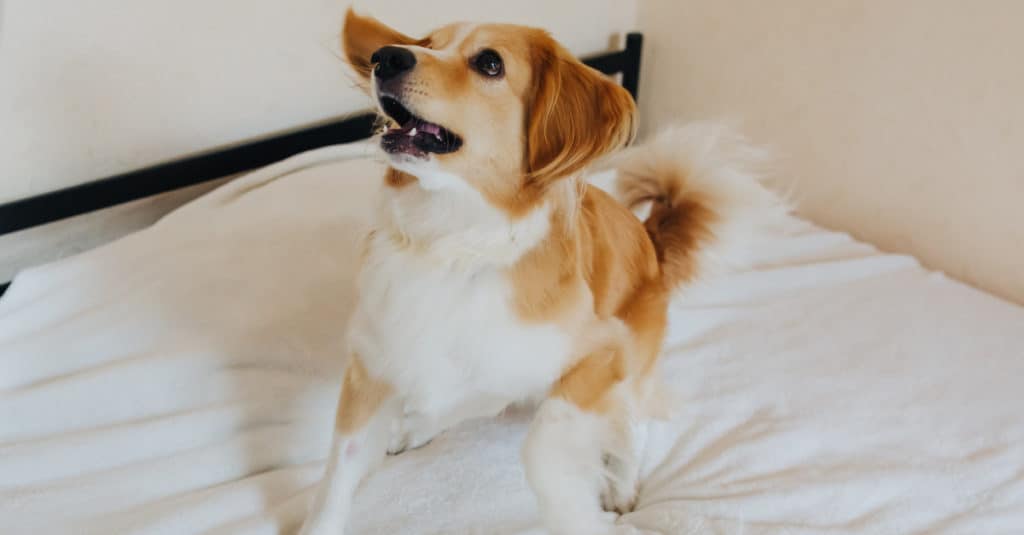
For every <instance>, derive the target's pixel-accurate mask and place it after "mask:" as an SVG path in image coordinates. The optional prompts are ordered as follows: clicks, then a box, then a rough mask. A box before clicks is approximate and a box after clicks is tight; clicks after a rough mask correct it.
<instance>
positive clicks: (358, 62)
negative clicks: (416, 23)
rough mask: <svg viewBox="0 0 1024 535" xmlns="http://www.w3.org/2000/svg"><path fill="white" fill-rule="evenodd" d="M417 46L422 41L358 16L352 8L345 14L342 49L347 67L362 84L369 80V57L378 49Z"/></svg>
mask: <svg viewBox="0 0 1024 535" xmlns="http://www.w3.org/2000/svg"><path fill="white" fill-rule="evenodd" d="M417 44H419V45H421V44H423V40H422V39H414V38H412V37H409V36H408V35H405V34H403V33H401V32H398V31H396V30H394V29H392V28H389V27H387V26H385V25H384V24H383V23H382V22H380V21H379V20H377V19H375V18H373V17H363V16H361V15H358V14H356V12H355V11H353V10H352V8H348V11H347V12H346V13H345V25H344V26H343V27H342V30H341V45H342V49H343V50H344V51H345V57H346V58H347V59H348V63H349V65H351V66H352V68H353V69H354V70H355V71H356V73H357V74H359V76H360V77H361V78H362V79H363V81H364V82H365V81H367V80H369V79H370V72H371V71H372V70H373V64H372V63H370V56H372V55H373V53H374V52H376V51H377V50H378V49H380V48H381V47H383V46H387V45H417Z"/></svg>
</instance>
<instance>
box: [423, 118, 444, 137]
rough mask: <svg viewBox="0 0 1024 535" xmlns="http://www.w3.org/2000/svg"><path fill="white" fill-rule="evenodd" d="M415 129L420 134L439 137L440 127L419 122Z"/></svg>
mask: <svg viewBox="0 0 1024 535" xmlns="http://www.w3.org/2000/svg"><path fill="white" fill-rule="evenodd" d="M417 128H419V130H420V131H421V132H426V133H428V134H433V135H435V136H440V135H441V127H440V126H438V125H436V124H434V123H428V122H426V121H420V124H419V125H418V126H417Z"/></svg>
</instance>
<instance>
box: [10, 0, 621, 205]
mask: <svg viewBox="0 0 1024 535" xmlns="http://www.w3.org/2000/svg"><path fill="white" fill-rule="evenodd" d="M348 5H349V2H347V1H345V0H6V1H5V2H4V3H3V13H2V25H3V26H2V28H0V202H3V201H5V200H11V199H14V198H19V197H24V196H27V195H31V194H35V193H40V192H43V191H47V190H51V189H55V188H58V187H62V186H67V185H70V184H74V183H76V182H80V181H84V180H89V179H93V178H98V177H101V176H105V175H109V174H113V173H116V172H121V171H126V170H131V169H134V168H137V167H140V166H143V165H147V164H151V163H155V162H158V161H161V160H165V159H168V158H173V157H177V156H180V155H183V154H186V153H189V152H194V151H198V150H203V149H207V148H210V147H213V146H218V145H222V144H226V143H233V142H236V141H239V140H244V139H247V138H251V137H253V136H257V135H260V134H264V133H268V132H273V131H276V130H280V129H284V128H290V127H294V126H298V125H303V124H306V123H310V122H314V121H319V120H323V119H325V118H330V117H333V116H337V115H339V114H341V113H344V112H351V111H354V110H359V109H361V108H364V107H366V106H367V105H368V101H367V100H365V98H364V97H363V96H362V95H361V94H359V93H358V92H357V91H355V90H354V89H352V87H351V84H350V83H349V80H348V78H347V77H346V74H345V73H346V71H345V70H344V69H343V67H342V64H341V62H340V60H339V59H337V57H336V56H335V55H334V54H335V53H336V51H337V49H338V34H339V30H340V24H341V20H342V14H343V12H344V10H345V8H346V7H347V6H348ZM356 7H357V8H359V9H361V10H362V11H364V12H368V13H371V14H374V15H375V16H377V17H378V18H380V19H382V20H384V21H385V22H387V23H389V24H392V25H394V26H395V27H397V28H399V29H400V30H403V31H405V32H406V33H411V34H416V33H419V32H424V31H426V30H428V29H430V28H432V27H435V26H439V25H441V24H444V23H447V22H452V21H455V20H487V21H507V22H517V23H525V24H532V25H538V26H544V27H546V28H548V29H550V30H552V31H553V33H554V34H555V35H556V37H558V38H559V39H561V40H562V41H563V42H564V43H566V44H567V45H568V46H569V47H570V48H571V49H572V50H573V51H574V52H577V53H589V52H597V51H603V50H605V49H607V47H608V46H609V39H610V38H611V37H612V35H613V34H618V33H622V32H624V31H628V30H631V29H633V22H634V15H635V2H633V1H628V2H620V1H616V0H559V1H557V2H553V1H550V0H516V1H515V2H507V1H494V2H481V1H474V0H434V1H431V2H408V1H400V0H376V1H363V2H358V3H357V5H356ZM581 21H582V23H581Z"/></svg>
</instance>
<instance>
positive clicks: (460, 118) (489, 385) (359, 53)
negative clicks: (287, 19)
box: [302, 10, 767, 535]
mask: <svg viewBox="0 0 1024 535" xmlns="http://www.w3.org/2000/svg"><path fill="white" fill-rule="evenodd" d="M342 40H343V48H344V52H345V56H346V58H347V60H348V62H349V63H350V64H351V66H352V67H353V68H354V70H355V71H356V73H357V74H358V76H359V77H360V80H361V81H362V82H363V83H364V84H365V87H366V90H367V92H368V93H369V94H370V95H371V96H372V97H373V99H374V100H375V101H376V103H377V105H378V108H379V111H380V114H381V115H382V116H383V117H385V118H386V119H387V121H388V123H389V125H390V128H388V129H387V130H386V131H385V132H384V133H383V135H382V136H381V137H380V146H381V148H382V149H383V152H384V153H386V157H387V159H388V161H389V163H390V168H389V169H388V170H387V172H386V175H385V177H384V186H383V189H384V193H383V204H382V205H381V206H380V209H379V211H378V221H377V222H376V224H375V228H374V230H373V231H372V232H371V233H370V234H369V236H368V238H367V240H366V245H365V250H364V252H363V259H362V268H361V272H360V275H359V278H358V295H359V298H358V299H359V301H358V304H357V305H356V309H355V312H354V314H353V316H352V319H351V322H350V324H349V326H348V355H347V358H348V367H347V371H346V372H345V376H344V380H343V384H342V390H341V396H340V401H339V403H338V411H337V418H336V421H335V428H334V429H335V431H334V439H333V444H332V445H331V450H330V457H329V461H328V465H327V468H326V473H325V475H324V479H323V481H322V483H321V484H320V487H319V489H318V493H317V496H316V498H315V500H314V503H313V505H312V510H311V513H310V516H309V518H308V519H307V520H306V523H305V524H304V526H303V529H302V533H304V534H306V535H314V534H315V535H327V534H331V535H337V534H340V533H342V532H343V531H344V529H345V526H346V522H347V520H348V518H349V516H350V507H351V503H352V499H353V494H354V492H355V489H356V488H357V486H358V484H359V483H360V481H361V480H362V479H363V477H364V476H365V475H366V474H367V472H368V471H369V470H371V469H372V468H373V467H374V466H375V465H376V464H377V463H379V462H380V461H381V460H382V459H383V457H384V455H385V452H390V453H393V454H394V453H399V452H401V451H403V450H405V449H408V448H417V447H419V446H422V445H424V444H426V443H427V442H428V441H430V439H431V438H432V437H434V436H435V435H436V434H437V433H439V432H441V431H442V430H444V429H446V428H448V427H450V426H452V425H454V424H456V423H459V422H461V421H464V420H466V419H469V418H476V417H487V416H493V415H496V414H497V413H499V412H500V411H502V410H503V409H504V408H505V407H507V406H508V405H509V404H511V403H514V402H517V401H521V400H524V399H539V400H542V401H540V404H539V408H538V410H537V413H536V417H535V420H534V422H533V424H532V425H531V428H530V431H529V434H528V437H527V440H526V444H525V446H524V449H523V460H524V462H525V468H526V475H527V479H528V481H529V484H530V486H531V488H532V489H533V491H534V492H535V494H536V496H537V500H538V503H539V509H540V513H541V515H542V520H543V523H544V525H545V526H546V527H547V528H548V530H550V532H551V533H555V534H571V535H575V534H586V535H590V534H603V533H610V532H612V531H613V530H614V527H615V519H616V516H617V513H622V512H626V511H629V510H631V509H632V508H633V505H634V503H635V501H636V499H637V491H638V477H639V469H640V467H639V460H638V454H639V450H640V448H641V446H642V442H643V435H644V425H643V422H644V421H645V420H646V419H648V418H649V417H650V416H651V414H652V411H653V410H655V409H656V408H657V405H658V401H659V399H658V397H659V396H657V392H658V389H657V381H656V379H655V373H654V369H655V361H656V359H657V356H658V354H659V351H660V348H661V343H662V338H663V336H664V333H665V326H666V313H667V306H668V300H669V296H670V294H671V293H672V292H673V290H674V289H675V288H677V287H679V286H680V285H683V284H685V283H687V282H689V281H692V280H694V279H695V277H697V276H698V274H700V273H701V272H702V270H704V269H706V268H707V265H708V263H707V262H706V260H707V259H709V258H711V256H713V255H712V252H713V251H715V247H716V244H717V242H718V239H717V238H718V236H719V234H721V232H722V231H723V230H727V229H728V228H729V217H730V214H731V213H734V212H735V209H736V208H737V207H742V206H745V205H754V204H758V203H761V201H763V200H765V199H767V197H764V195H767V194H765V193H764V191H763V190H762V189H761V188H760V186H757V185H756V183H754V182H753V181H749V180H747V178H749V177H748V175H747V174H744V172H743V171H742V170H741V169H739V168H737V167H736V166H732V164H731V163H730V161H729V160H728V158H726V157H725V156H724V155H727V153H729V152H730V150H731V149H729V147H730V146H731V145H732V144H731V142H727V141H729V140H731V139H732V138H729V136H727V135H719V134H721V132H720V131H717V130H714V129H711V130H714V131H711V134H710V135H709V134H708V132H709V130H708V129H704V130H701V129H699V128H698V129H697V130H694V129H689V130H688V129H683V130H678V131H676V132H674V133H670V134H669V135H667V137H665V136H663V137H662V138H660V139H659V141H656V142H655V145H653V146H651V147H648V148H647V149H644V148H638V149H631V150H633V151H634V152H632V153H630V152H627V153H625V154H624V155H623V156H622V157H621V158H622V159H621V160H620V162H619V164H618V175H619V181H620V191H621V193H622V194H623V196H624V199H625V204H622V203H620V202H617V201H616V200H614V199H613V198H612V197H611V196H609V195H608V194H606V193H605V192H603V191H602V190H600V189H597V188H595V187H592V186H589V185H588V184H587V183H586V182H585V180H584V177H583V173H584V171H585V170H586V169H587V168H588V166H590V165H591V164H592V163H594V162H595V161H596V160H597V159H599V158H601V157H602V156H604V155H607V154H609V153H612V152H614V151H616V150H618V149H620V148H622V147H623V146H625V145H626V144H627V143H628V142H629V141H630V140H631V138H632V136H633V134H634V124H635V122H634V115H635V108H634V104H633V100H632V99H631V97H630V95H629V94H628V93H627V92H626V91H625V90H624V89H623V88H622V87H620V86H619V85H617V84H616V83H614V82H613V81H612V80H610V79H608V78H606V77H605V76H603V75H602V74H600V73H598V72H597V71H595V70H593V69H591V68H589V67H587V66H585V65H583V64H582V63H580V62H579V61H578V60H576V59H575V58H574V57H573V56H572V55H571V54H570V53H569V52H567V51H566V50H565V49H564V48H563V47H562V46H560V45H559V44H558V43H556V42H555V41H554V40H553V39H552V38H551V37H550V36H549V35H548V34H547V33H545V32H544V31H542V30H538V29H534V28H527V27H521V26H512V25H501V24H487V25H473V24H453V25H449V26H445V27H442V28H440V29H438V30H436V31H434V32H432V33H430V34H429V35H427V36H425V37H422V38H413V37H409V36H406V35H403V34H401V33H399V32H397V31H395V30H393V29H391V28H388V27H387V26H384V25H383V24H381V23H380V22H378V21H377V20H374V19H372V18H368V17H363V16H359V15H357V14H355V13H354V12H352V11H351V10H350V11H349V12H348V13H347V15H346V19H345V24H344V30H343V36H342ZM716 132H717V133H716ZM727 149H728V150H727ZM732 152H736V151H732ZM740 152H742V151H740ZM741 156H742V154H741ZM751 192H753V193H751ZM759 196H761V197H759ZM762 197H763V198H762ZM757 199H760V200H757ZM643 203H646V204H647V205H648V206H649V210H650V215H649V216H648V217H647V219H646V222H641V221H640V220H639V219H638V218H637V217H636V216H634V214H633V213H631V212H630V210H629V208H628V207H627V206H631V205H636V204H643ZM761 204H764V203H761ZM725 234H730V232H725ZM732 234H735V233H732Z"/></svg>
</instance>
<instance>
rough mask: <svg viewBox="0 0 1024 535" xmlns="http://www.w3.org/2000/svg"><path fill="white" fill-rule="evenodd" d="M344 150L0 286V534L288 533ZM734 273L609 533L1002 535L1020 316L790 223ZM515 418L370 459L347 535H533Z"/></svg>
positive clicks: (1020, 492) (318, 390)
mask: <svg viewBox="0 0 1024 535" xmlns="http://www.w3.org/2000/svg"><path fill="white" fill-rule="evenodd" d="M633 39H634V41H633V43H634V48H633V49H632V51H631V52H630V54H635V56H630V57H633V60H635V61H627V55H626V54H625V52H626V51H619V52H616V53H613V54H611V55H606V56H602V57H604V58H606V59H605V60H601V61H605V63H603V64H602V63H601V62H600V61H598V62H597V65H598V66H604V67H607V68H606V69H604V70H606V71H608V72H616V71H622V70H623V67H625V68H626V69H633V68H634V66H635V68H638V66H639V63H638V58H639V49H638V48H637V47H638V45H639V36H636V37H634V38H633ZM627 50H630V49H629V48H628V47H627ZM611 57H615V58H618V59H615V60H610V59H607V58H611ZM624 79H625V82H627V83H629V81H630V80H629V79H630V75H628V74H627V75H626V76H624ZM635 80H636V78H635V71H634V76H633V78H632V83H633V86H632V89H633V90H635ZM357 120H363V121H365V119H357ZM354 124H356V123H347V122H344V121H343V122H339V123H336V124H334V125H333V126H331V125H326V126H321V127H318V128H326V129H327V131H330V134H325V135H322V136H321V137H316V138H315V140H314V141H310V140H311V139H312V138H306V137H303V136H304V134H303V132H305V133H308V132H309V131H306V130H304V131H301V132H293V133H289V134H287V135H286V136H281V137H274V138H270V139H269V140H262V141H260V143H268V142H270V145H269V146H270V147H276V148H274V149H268V148H267V147H268V145H263V148H264V149H265V150H266V151H265V152H264V151H261V150H250V149H247V148H246V147H249V145H243V146H241V147H235V148H231V149H228V150H227V151H218V152H214V153H211V154H208V155H202V156H199V157H197V158H199V159H200V163H199V164H196V163H195V162H196V159H195V158H192V159H189V160H183V161H182V162H185V163H186V164H187V165H186V166H185V167H175V166H180V165H181V162H172V163H171V164H167V165H165V166H162V167H158V168H153V169H150V170H144V171H141V172H140V173H151V174H150V175H147V176H149V177H150V178H153V177H157V178H153V180H152V182H153V183H154V184H157V185H159V187H162V188H168V189H170V188H174V187H180V185H182V184H183V183H184V182H190V181H196V180H200V179H206V178H212V177H214V176H223V175H226V174H230V173H233V172H237V171H240V170H241V169H243V168H252V167H257V166H260V165H263V164H267V163H270V162H271V161H274V160H277V159H280V158H282V157H285V156H289V155H291V156H290V157H288V158H286V159H284V160H283V161H279V162H277V163H272V164H270V165H268V166H265V167H261V168H259V169H258V170H256V171H253V172H251V173H248V174H246V175H245V176H243V177H241V178H238V179H236V180H233V181H231V182H229V183H227V184H226V185H224V186H221V187H220V188H218V189H216V190H214V191H213V192H211V193H209V194H207V195H204V196H203V197H201V198H199V199H197V200H195V201H193V202H191V203H189V204H186V205H184V206H182V207H181V208H179V209H177V210H175V211H174V212H172V213H171V214H169V215H167V216H166V217H164V218H163V219H161V220H160V221H159V222H158V223H156V224H155V225H153V226H152V227H150V228H147V229H145V230H143V231H140V232H137V233H134V234H131V235H129V236H127V237H125V238H122V239H119V240H117V241H114V242H112V243H109V244H106V245H104V246H101V247H99V248H96V249H94V250H91V251H89V252H86V253H84V254H80V255H77V256H74V257H70V258H66V259H62V260H60V261H57V262H54V263H50V264H46V265H42V266H37V267H34V268H32V269H28V270H25V271H23V272H21V273H20V274H19V275H18V276H17V277H16V278H15V280H14V283H13V284H12V286H11V287H10V288H9V289H8V291H7V292H6V293H5V294H4V295H3V296H2V297H0V533H32V534H37V533H76V534H92V533H97V534H98V533H104V534H110V533H118V534H122V533H146V534H150V533H167V534H182V533H210V534H262V533H267V534H276V533H291V532H292V531H294V530H295V529H297V527H298V525H299V524H300V523H301V520H302V518H303V516H304V514H305V510H306V506H307V502H308V500H309V499H310V498H311V496H312V493H313V485H314V484H315V483H316V481H317V479H318V478H319V476H320V474H321V471H322V468H323V461H324V457H325V456H326V453H327V447H328V444H329V440H330V436H329V433H330V425H329V422H330V421H331V419H332V417H333V411H334V407H335V400H336V397H337V392H338V388H339V383H340V372H341V369H342V366H343V364H344V363H343V362H342V361H341V360H340V355H342V352H341V351H340V348H341V345H342V343H343V340H342V339H341V334H342V333H343V331H344V329H343V325H344V322H345V318H346V316H347V314H348V312H349V306H350V302H351V283H352V278H353V271H354V268H355V260H354V257H355V256H356V255H354V254H353V252H354V251H355V250H356V248H357V244H358V242H359V240H360V239H361V236H362V234H363V231H364V229H365V225H366V222H367V220H368V217H369V212H370V209H371V208H370V207H371V206H372V202H371V201H370V200H369V199H371V198H372V197H373V195H374V192H375V189H376V187H377V183H378V178H379V176H380V174H381V173H382V171H383V167H382V164H381V163H380V162H379V161H377V160H376V158H374V156H373V154H374V152H373V150H372V148H371V147H370V146H369V145H368V144H366V143H365V142H359V141H357V139H358V138H361V137H365V133H366V132H362V133H360V132H358V131H357V130H355V129H353V130H352V131H351V132H349V130H348V128H349V127H350V126H352V125H354ZM339 125H347V126H339ZM356 126H358V125H356ZM364 126H365V127H366V128H368V127H369V124H368V123H366V124H364ZM332 128H333V130H332ZM324 131H325V130H320V132H321V133H322V132H324ZM343 131H344V132H349V133H346V134H345V135H341V134H342V133H343ZM287 136H293V137H291V138H288V137H287ZM294 136H298V138H299V139H303V140H304V141H303V142H294V141H293V142H290V143H292V144H291V145H288V144H287V143H285V144H283V145H275V144H274V143H275V140H280V139H292V140H294V139H296V138H295V137H294ZM345 136H349V137H351V138H352V139H348V138H346V137H345ZM349 141H353V142H352V143H344V144H339V143H340V142H349ZM239 150H241V153H242V156H238V154H239V152H237V151H239ZM275 150H279V151H280V152H274V151H275ZM231 151H236V152H233V153H232V152H231ZM225 153H227V154H234V155H235V156H234V158H236V159H235V160H232V161H226V160H225V159H223V158H222V156H223V155H224V154H225ZM268 154H269V155H270V156H274V157H273V158H270V159H267V158H269V156H268ZM246 155H248V156H246ZM203 158H206V159H207V160H202V159H203ZM247 158H249V159H247ZM253 158H256V159H267V160H266V161H256V160H254V159H253ZM189 162H191V163H189ZM204 162H205V163H204ZM254 162H256V165H252V164H253V163H254ZM189 165H191V166H192V167H188V166H189ZM154 169H155V170H154ZM168 169H170V171H168ZM186 171H187V172H186ZM178 173H184V175H179V174H178ZM182 176H185V177H186V178H181V177H182ZM124 177H128V178H127V179H126V178H124ZM138 177H139V175H137V174H136V175H132V174H129V175H123V176H122V177H115V179H113V180H112V181H111V180H110V179H108V181H101V182H98V183H96V184H100V185H101V186H100V187H99V189H89V188H90V187H95V184H94V185H93V186H88V185H87V186H85V187H84V188H85V189H84V191H85V193H83V190H82V189H79V190H77V194H67V193H66V192H64V193H62V192H55V194H52V195H50V196H49V197H48V198H37V199H29V200H27V201H26V202H22V203H21V204H20V205H18V206H17V207H15V208H16V209H12V208H11V206H6V207H0V215H2V217H0V222H2V223H3V225H4V226H3V230H4V231H10V230H11V229H12V228H15V227H18V228H26V226H32V225H34V224H38V223H41V222H46V221H52V220H56V219H59V218H62V217H66V216H68V215H73V213H81V212H82V211H85V210H87V209H95V208H99V207H102V206H108V205H110V204H113V203H116V202H123V200H125V199H126V198H139V197H141V196H144V195H149V194H152V193H155V192H156V191H160V190H159V188H156V187H155V186H154V185H153V184H140V183H138V182H137V180H136V179H138ZM159 177H164V179H166V181H165V182H161V180H163V179H161V178H159ZM204 177H205V178H204ZM90 192H91V193H90ZM73 193H74V192H73ZM54 199H57V200H58V201H54ZM60 199H63V200H62V201H61V200H60ZM76 199H78V200H80V201H81V202H76ZM32 203H35V204H32ZM26 207H27V208H26ZM33 207H34V208H33ZM297 208H301V209H297ZM752 255H753V258H754V259H755V262H754V265H753V266H752V267H751V268H750V269H746V270H743V271H740V272H735V273H730V274H724V275H721V276H719V277H716V278H714V279H711V280H708V281H705V282H703V283H701V284H700V285H698V286H695V287H692V288H690V289H688V290H687V291H686V292H685V293H684V294H682V295H680V296H679V298H678V299H676V300H675V301H674V303H673V304H672V307H671V311H670V323H671V328H670V332H669V336H668V340H667V342H666V347H665V356H664V358H663V360H662V370H661V373H662V374H663V375H664V376H665V378H666V380H667V382H668V383H669V384H670V385H672V391H673V395H674V396H676V397H677V400H676V402H675V404H674V406H675V407H676V409H675V411H674V412H673V413H672V414H671V415H670V416H669V417H667V418H666V419H665V420H664V421H660V422H657V423H656V424H655V426H654V429H653V432H652V436H651V439H650V440H649V442H648V445H647V448H646V451H645V454H644V470H643V473H644V477H643V484H642V488H641V493H640V499H639V503H638V505H637V509H636V511H635V512H632V513H630V514H627V515H625V516H623V517H622V518H621V520H620V528H621V531H622V533H662V534H689V533H694V534H696V533H728V534H734V533H735V534H739V533H743V534H754V533H772V534H774V533H807V534H811V533H814V534H818V533H878V534H882V533H885V534H888V533H893V534H903V533H948V534H974V533H985V534H997V533H1007V534H1010V533H1021V532H1024V418H1022V417H1021V412H1022V408H1024V403H1022V401H1024V389H1022V385H1024V310H1022V309H1021V308H1020V307H1018V306H1016V305H1013V304H1010V303H1007V302H1003V301H1000V300H999V299H996V298H994V297H992V296H990V295H987V294H984V293H982V292H979V291H977V290H974V289H972V288H969V287H967V286H965V285H963V284H960V283H958V282H956V281H952V280H950V279H948V278H946V277H944V276H943V275H941V274H939V273H934V272H930V271H927V270H925V269H923V268H922V267H921V266H920V265H919V264H918V263H917V262H916V261H915V260H914V259H912V258H909V257H906V256H900V255H892V254H883V253H881V252H879V251H877V250H876V249H874V248H872V247H870V246H868V245H865V244H862V243H858V242H856V241H855V240H853V239H851V238H850V237H849V236H847V235H844V234H841V233H836V232H829V231H826V230H823V229H820V228H817V227H815V226H813V225H811V224H809V223H807V222H805V221H802V220H800V219H798V218H795V217H794V218H792V219H790V220H788V221H787V222H785V224H784V225H782V227H781V228H779V229H777V230H776V231H774V232H773V233H772V234H771V235H770V236H768V237H766V239H764V240H763V241H762V242H759V243H758V244H757V245H756V247H755V250H754V251H752ZM529 418H530V414H529V412H528V411H525V410H513V411H509V412H507V413H506V414H503V415H502V416H501V417H499V418H498V419H496V420H487V421H475V422H467V423H465V424H463V425H461V426H459V427H457V428H455V429H452V430H450V431H448V432H446V433H444V434H442V435H441V436H439V437H438V438H437V439H435V440H434V441H433V442H431V443H430V444H429V445H427V446H426V447H424V448H422V449H418V450H415V451H410V452H407V453H404V454H402V455H400V456H396V457H390V458H388V459H387V461H386V463H385V465H384V466H383V468H382V469H381V470H380V471H379V472H377V473H376V474H374V475H373V476H372V477H370V478H369V479H368V480H367V481H366V482H365V483H364V485H363V487H362V489H361V492H360V493H359V494H358V497H357V500H356V503H355V508H354V518H353V525H352V532H353V533H359V534H407V533H408V534H423V533H428V534H480V535H484V534H486V535H492V534H497V535H504V534H508V535H513V534H526V533H543V531H541V530H539V528H538V524H537V520H538V519H537V511H536V506H535V504H534V502H533V497H532V495H531V494H530V492H529V490H528V488H527V485H526V482H525V479H524V477H523V473H522V469H521V467H520V463H519V448H520V444H521V442H522V439H523V436H524V434H525V431H526V425H527V423H528V422H529ZM325 424H326V425H325Z"/></svg>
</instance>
